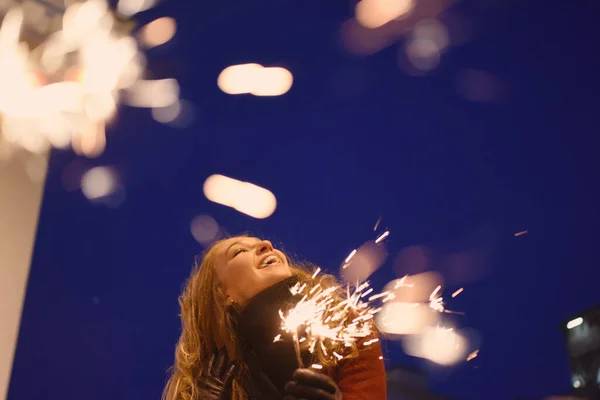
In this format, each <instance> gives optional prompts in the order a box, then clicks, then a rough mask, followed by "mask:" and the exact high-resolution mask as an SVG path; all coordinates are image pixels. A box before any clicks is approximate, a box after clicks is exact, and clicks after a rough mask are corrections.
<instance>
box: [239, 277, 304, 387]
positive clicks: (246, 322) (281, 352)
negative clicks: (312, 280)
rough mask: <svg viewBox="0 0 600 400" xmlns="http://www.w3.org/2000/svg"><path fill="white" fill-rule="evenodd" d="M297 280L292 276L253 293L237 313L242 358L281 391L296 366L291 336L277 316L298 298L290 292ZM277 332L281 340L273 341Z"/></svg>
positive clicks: (290, 306) (297, 366)
mask: <svg viewBox="0 0 600 400" xmlns="http://www.w3.org/2000/svg"><path fill="white" fill-rule="evenodd" d="M296 282H298V279H297V278H296V277H291V278H288V279H285V280H283V281H281V282H279V283H277V284H275V285H273V286H271V287H270V288H268V289H266V290H264V291H263V292H261V293H259V294H258V295H256V296H255V297H254V298H252V299H251V300H250V301H249V302H248V304H247V305H246V307H244V309H243V310H242V311H241V312H240V315H239V319H238V325H237V334H238V337H239V338H240V341H241V343H242V347H243V350H244V358H245V359H246V360H247V361H250V362H248V364H249V367H250V369H251V370H252V369H253V370H254V371H252V372H253V375H257V374H261V372H262V373H264V375H266V376H267V377H268V378H269V379H270V381H271V382H272V383H273V385H274V386H275V387H276V388H277V389H278V390H280V391H282V390H283V387H284V386H285V384H286V383H287V381H289V380H290V379H291V375H292V373H293V372H294V370H295V369H296V368H299V365H298V362H297V361H296V353H295V350H294V344H293V340H292V337H291V335H290V334H286V333H284V332H283V331H282V330H281V322H282V321H281V317H280V315H279V311H280V310H281V311H283V312H284V313H285V312H286V311H287V310H289V309H290V308H292V307H293V306H294V305H295V304H296V302H297V301H298V300H299V298H297V296H294V295H292V293H291V292H290V288H291V287H292V286H293V285H294V284H295V283H296ZM277 335H281V340H279V341H277V342H274V339H275V337H276V336H277ZM257 370H260V371H257Z"/></svg>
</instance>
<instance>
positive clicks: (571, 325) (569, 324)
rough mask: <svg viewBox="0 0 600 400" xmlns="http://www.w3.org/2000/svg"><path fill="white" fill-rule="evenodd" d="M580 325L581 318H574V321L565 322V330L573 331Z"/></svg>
mask: <svg viewBox="0 0 600 400" xmlns="http://www.w3.org/2000/svg"><path fill="white" fill-rule="evenodd" d="M581 324H583V318H581V317H578V318H575V319H574V320H571V321H569V322H567V329H573V328H575V327H576V326H579V325H581Z"/></svg>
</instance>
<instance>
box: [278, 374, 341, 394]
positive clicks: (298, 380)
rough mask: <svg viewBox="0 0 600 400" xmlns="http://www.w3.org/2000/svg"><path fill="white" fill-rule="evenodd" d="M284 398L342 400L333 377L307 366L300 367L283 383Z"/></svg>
mask: <svg viewBox="0 0 600 400" xmlns="http://www.w3.org/2000/svg"><path fill="white" fill-rule="evenodd" d="M285 394H286V398H290V399H295V400H301V399H302V400H342V393H341V392H340V389H339V388H338V386H337V385H336V384H335V382H334V381H333V379H331V378H330V377H328V376H327V375H325V374H322V373H320V372H317V371H314V370H312V369H308V368H300V369H297V370H296V371H295V372H294V375H292V380H291V381H289V382H288V383H287V384H286V385H285Z"/></svg>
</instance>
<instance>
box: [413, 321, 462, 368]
mask: <svg viewBox="0 0 600 400" xmlns="http://www.w3.org/2000/svg"><path fill="white" fill-rule="evenodd" d="M403 348H404V350H405V351H406V353H407V354H410V355H412V356H415V357H420V358H426V359H428V360H430V361H432V362H434V363H436V364H439V365H452V364H456V363H458V362H460V361H463V360H464V359H465V356H466V355H467V351H468V350H467V349H468V341H467V339H466V338H465V337H464V336H463V335H461V334H460V333H458V332H456V331H455V330H454V329H450V328H444V327H440V326H438V327H430V328H427V329H425V331H424V332H423V333H422V334H420V335H415V336H413V337H410V338H407V339H406V340H405V341H404V342H403Z"/></svg>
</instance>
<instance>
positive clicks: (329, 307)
mask: <svg viewBox="0 0 600 400" xmlns="http://www.w3.org/2000/svg"><path fill="white" fill-rule="evenodd" d="M320 271H321V270H320V268H318V269H317V270H316V271H315V273H314V274H313V275H312V277H311V282H310V284H307V283H306V282H305V283H300V282H298V283H296V285H294V286H293V287H292V288H291V289H290V291H291V293H292V294H293V295H301V296H302V298H301V299H300V301H299V302H298V303H297V304H296V305H295V306H294V307H293V308H292V309H291V310H289V311H288V312H287V313H284V312H283V311H282V310H280V311H279V315H280V317H281V320H282V325H281V327H282V330H283V331H284V332H287V333H291V334H292V339H293V343H294V350H295V353H296V359H297V361H298V365H299V367H300V368H302V367H303V362H302V357H301V353H300V343H303V342H306V346H307V347H308V350H309V351H310V352H311V353H314V352H315V351H316V350H320V351H321V352H322V354H323V355H324V356H326V357H335V360H334V361H339V360H341V359H343V358H344V356H343V355H342V354H341V353H343V348H344V347H346V348H347V347H351V346H352V345H353V344H354V343H357V342H358V341H360V340H361V339H365V338H367V337H369V336H371V335H372V334H373V318H374V316H375V315H376V314H378V313H379V312H380V311H381V310H382V309H383V307H384V305H383V304H384V303H386V302H388V301H391V300H394V299H395V298H396V295H395V291H396V290H398V289H400V288H402V287H411V286H413V284H410V283H408V282H407V279H408V276H405V277H403V278H401V279H398V280H397V281H396V283H395V284H394V286H393V287H392V288H391V289H390V290H387V291H384V292H382V293H378V294H372V293H373V288H371V287H370V285H369V282H364V283H361V284H359V283H357V284H356V286H355V287H354V288H352V289H351V287H350V286H349V285H348V286H347V287H346V290H345V296H344V295H340V292H342V287H341V286H332V287H329V288H323V287H322V286H321V283H320V282H318V281H317V280H316V279H315V278H316V277H317V275H318V274H319V273H320ZM441 289H442V288H441V286H438V287H436V288H435V289H434V291H433V292H432V293H431V295H430V296H429V302H428V303H426V304H427V305H428V306H429V307H430V308H431V309H432V310H434V311H436V312H439V313H456V312H453V311H449V310H447V309H446V308H445V304H444V302H443V297H441ZM380 303H381V304H380ZM414 304H415V306H417V305H418V304H419V303H414ZM300 327H304V328H305V329H304V333H305V335H304V336H303V337H302V338H300V337H299V336H300V335H299V331H300ZM278 340H281V335H280V334H279V335H277V336H276V337H275V339H274V341H278ZM378 340H379V339H378V338H374V339H371V340H366V341H364V342H363V346H369V345H371V344H373V343H376V342H377V341H378ZM312 367H315V368H319V367H321V366H320V365H318V364H315V365H313V366H312Z"/></svg>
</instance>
